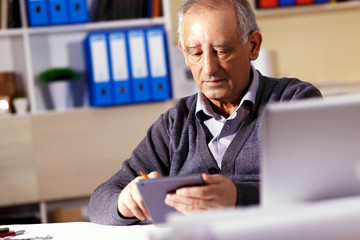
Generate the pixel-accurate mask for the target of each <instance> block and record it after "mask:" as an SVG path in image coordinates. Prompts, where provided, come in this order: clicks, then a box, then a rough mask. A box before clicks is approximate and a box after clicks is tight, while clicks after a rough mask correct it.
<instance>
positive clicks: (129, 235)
mask: <svg viewBox="0 0 360 240" xmlns="http://www.w3.org/2000/svg"><path fill="white" fill-rule="evenodd" d="M7 227H9V228H10V230H15V231H18V230H25V234H22V235H19V236H16V237H14V238H11V240H15V239H26V238H33V237H45V236H48V235H49V236H52V237H53V238H52V239H53V240H75V239H76V240H78V239H86V240H92V239H94V240H95V239H96V240H102V239H105V240H112V239H117V240H119V239H124V240H132V239H136V240H142V239H149V233H150V232H153V231H156V230H157V227H155V226H154V225H153V224H149V225H134V226H104V225H98V224H94V223H89V222H73V223H48V224H25V225H10V226H7Z"/></svg>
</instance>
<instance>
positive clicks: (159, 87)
mask: <svg viewBox="0 0 360 240" xmlns="http://www.w3.org/2000/svg"><path fill="white" fill-rule="evenodd" d="M146 40H147V50H148V62H149V69H150V92H151V99H152V100H155V101H158V100H165V99H169V98H171V86H170V74H169V64H168V54H167V48H166V36H165V30H164V28H161V27H156V28H150V29H147V30H146Z"/></svg>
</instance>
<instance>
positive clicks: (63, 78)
mask: <svg viewBox="0 0 360 240" xmlns="http://www.w3.org/2000/svg"><path fill="white" fill-rule="evenodd" d="M77 76H78V74H77V73H76V72H75V71H74V70H72V69H71V68H68V67H63V68H50V69H47V70H45V71H43V72H41V73H40V75H39V81H40V82H41V83H43V84H47V85H48V88H49V92H50V95H51V100H52V103H53V106H54V108H55V109H56V110H65V109H66V108H67V105H68V101H69V95H70V84H69V81H72V80H74V79H76V78H77Z"/></svg>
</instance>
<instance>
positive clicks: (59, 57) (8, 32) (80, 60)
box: [0, 0, 170, 114]
mask: <svg viewBox="0 0 360 240" xmlns="http://www.w3.org/2000/svg"><path fill="white" fill-rule="evenodd" d="M19 1H20V16H21V26H22V27H21V28H16V29H5V30H3V29H2V30H0V52H1V53H2V54H1V55H0V72H7V71H12V72H15V74H16V78H17V85H18V88H19V90H22V91H24V92H25V94H26V96H27V98H28V100H29V105H30V112H31V113H32V114H35V113H40V112H47V111H51V104H50V105H49V96H48V91H47V89H46V88H44V86H43V85H40V84H38V81H37V76H38V75H39V73H40V72H41V71H43V70H46V69H47V68H49V67H72V68H73V69H74V70H76V71H77V72H79V73H80V77H79V79H78V80H77V83H76V84H77V86H76V87H77V90H76V91H79V92H76V93H77V94H79V95H80V97H79V96H73V99H71V100H70V102H71V104H70V105H72V106H73V107H74V108H87V107H88V100H87V92H86V79H85V61H84V54H83V46H82V42H83V40H84V38H85V36H86V35H87V33H88V32H92V31H108V30H116V29H122V28H129V27H143V26H155V25H163V26H164V27H165V29H166V30H167V31H170V25H169V24H167V22H166V19H167V17H166V15H167V14H169V11H168V9H169V8H168V6H167V5H168V0H164V1H162V4H163V17H156V18H138V19H126V20H125V19H124V20H115V21H102V22H88V23H83V24H71V25H56V26H44V27H29V26H28V17H27V10H26V0H19ZM93 2H94V1H93V0H87V5H88V9H89V10H90V9H91V6H92V4H93ZM76 98H78V99H76Z"/></svg>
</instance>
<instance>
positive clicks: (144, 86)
mask: <svg viewBox="0 0 360 240" xmlns="http://www.w3.org/2000/svg"><path fill="white" fill-rule="evenodd" d="M127 35H128V41H129V49H130V68H131V79H132V81H131V83H132V84H131V88H132V90H133V100H134V102H147V101H150V88H149V71H148V64H147V57H146V44H145V32H144V29H133V30H128V32H127Z"/></svg>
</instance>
